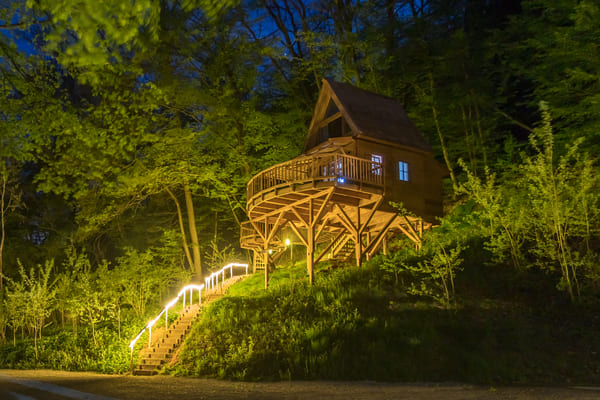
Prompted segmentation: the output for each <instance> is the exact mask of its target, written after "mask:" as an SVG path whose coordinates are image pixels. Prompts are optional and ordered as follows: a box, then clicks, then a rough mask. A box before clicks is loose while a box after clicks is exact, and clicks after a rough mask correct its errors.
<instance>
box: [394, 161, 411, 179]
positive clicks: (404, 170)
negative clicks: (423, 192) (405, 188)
mask: <svg viewBox="0 0 600 400" xmlns="http://www.w3.org/2000/svg"><path fill="white" fill-rule="evenodd" d="M397 165H398V175H397V176H398V180H399V181H400V182H410V174H409V171H410V169H409V164H408V162H406V161H404V160H398V164H397Z"/></svg>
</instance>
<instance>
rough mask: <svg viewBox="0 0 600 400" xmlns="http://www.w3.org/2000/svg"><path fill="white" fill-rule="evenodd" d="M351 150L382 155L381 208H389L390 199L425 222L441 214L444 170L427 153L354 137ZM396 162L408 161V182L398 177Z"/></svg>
mask: <svg viewBox="0 0 600 400" xmlns="http://www.w3.org/2000/svg"><path fill="white" fill-rule="evenodd" d="M355 152H356V156H358V157H361V158H366V159H371V154H379V155H382V156H383V163H384V169H385V174H386V175H385V184H386V193H385V200H384V203H383V204H382V206H381V209H382V210H386V211H388V210H389V211H392V210H393V209H392V208H391V207H390V206H389V202H390V201H394V202H397V203H400V202H401V203H402V204H403V205H404V207H405V208H406V209H407V210H409V211H411V212H413V213H415V214H416V215H417V216H419V217H422V218H423V219H424V220H425V221H428V222H433V223H435V222H436V217H441V216H442V213H443V208H442V179H443V175H444V172H443V169H442V167H441V166H440V164H439V163H438V162H437V160H435V159H434V158H433V156H432V155H431V154H428V153H425V152H421V151H418V150H411V149H409V148H406V147H400V146H397V145H393V144H390V143H381V142H375V141H371V140H368V139H361V138H358V139H356V144H355ZM398 161H404V162H406V163H408V166H409V167H408V168H409V180H408V182H405V181H401V180H400V179H399V171H398Z"/></svg>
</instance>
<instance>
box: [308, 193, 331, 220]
mask: <svg viewBox="0 0 600 400" xmlns="http://www.w3.org/2000/svg"><path fill="white" fill-rule="evenodd" d="M333 190H334V188H331V189H329V190H328V191H327V195H326V197H325V200H323V203H322V204H321V207H320V208H319V211H318V212H317V215H316V216H315V218H314V219H313V220H312V221H311V225H312V226H313V227H315V226H316V224H318V223H319V221H320V220H321V218H322V217H323V212H325V209H326V207H327V203H329V199H331V195H332V194H333ZM311 208H312V203H311ZM310 211H311V215H312V209H311V210H310Z"/></svg>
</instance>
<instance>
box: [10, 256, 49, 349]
mask: <svg viewBox="0 0 600 400" xmlns="http://www.w3.org/2000/svg"><path fill="white" fill-rule="evenodd" d="M53 268H54V262H53V261H48V262H46V264H45V265H44V266H41V265H39V264H38V265H37V267H36V268H33V267H32V268H31V269H30V270H29V271H26V270H25V268H24V267H23V264H21V263H20V262H19V278H20V279H19V280H18V281H15V280H12V279H9V280H7V288H6V302H7V307H6V308H7V314H8V319H9V320H10V322H9V324H10V326H11V328H12V330H13V343H14V340H15V339H14V338H15V333H16V330H17V329H21V330H23V329H24V328H27V330H28V331H29V332H30V333H31V334H32V335H33V339H34V349H35V356H36V358H37V356H38V346H37V344H38V339H41V338H42V329H43V328H44V325H45V322H46V319H47V318H48V317H49V316H50V314H51V312H52V311H53V310H54V296H55V291H54V288H53V286H54V282H53V281H51V279H50V276H51V272H52V269H53Z"/></svg>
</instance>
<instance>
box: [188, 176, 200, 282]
mask: <svg viewBox="0 0 600 400" xmlns="http://www.w3.org/2000/svg"><path fill="white" fill-rule="evenodd" d="M183 191H184V194H185V207H186V210H187V215H188V224H189V229H190V239H191V241H192V254H193V256H194V271H196V275H197V276H198V278H202V261H201V259H200V244H199V242H198V232H197V231H196V216H195V214H194V203H193V201H192V191H191V190H190V186H189V185H188V184H187V183H186V184H185V185H184V187H183Z"/></svg>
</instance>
